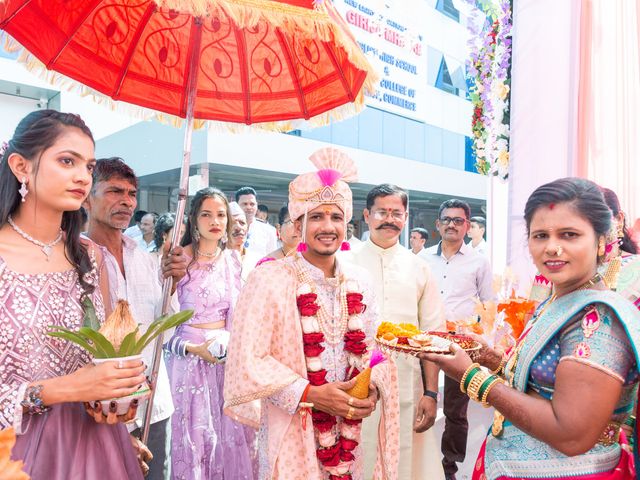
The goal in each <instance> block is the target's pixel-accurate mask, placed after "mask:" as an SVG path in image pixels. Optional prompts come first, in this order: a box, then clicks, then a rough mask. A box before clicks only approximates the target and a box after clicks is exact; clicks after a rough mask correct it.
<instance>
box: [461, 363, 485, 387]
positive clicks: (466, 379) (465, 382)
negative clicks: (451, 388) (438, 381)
mask: <svg viewBox="0 0 640 480" xmlns="http://www.w3.org/2000/svg"><path fill="white" fill-rule="evenodd" d="M481 371H482V370H481V369H480V368H479V367H476V368H474V369H473V370H471V371H470V372H469V374H468V375H467V378H465V379H464V391H465V393H466V391H467V388H469V384H470V383H471V380H472V379H473V377H475V376H476V374H478V372H481Z"/></svg>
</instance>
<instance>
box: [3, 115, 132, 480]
mask: <svg viewBox="0 0 640 480" xmlns="http://www.w3.org/2000/svg"><path fill="white" fill-rule="evenodd" d="M2 150H3V151H2V152H1V154H0V429H4V428H9V427H13V428H14V429H15V432H16V434H17V439H16V444H15V447H14V449H13V451H12V454H11V456H12V458H13V459H14V460H22V461H24V471H25V472H26V473H27V474H29V475H30V476H31V478H32V479H34V480H38V479H47V480H68V479H72V478H83V479H93V478H100V479H112V480H121V479H125V478H126V479H142V472H141V470H140V466H139V465H138V460H137V458H136V452H135V451H134V448H133V446H132V441H131V440H130V437H129V435H128V433H127V429H126V428H125V426H124V425H123V423H121V422H122V421H124V420H127V419H128V418H133V416H134V415H135V406H133V405H132V407H131V408H130V410H129V412H128V414H127V415H124V416H123V418H118V417H116V414H115V411H114V410H112V411H111V413H110V414H109V415H108V416H104V415H103V414H102V408H101V407H99V410H98V409H96V410H91V411H90V412H85V407H84V406H83V402H88V401H91V400H96V399H102V398H114V397H121V396H125V395H129V394H131V393H133V392H135V391H136V390H137V389H138V388H139V385H140V384H141V383H142V382H143V381H144V374H143V372H144V366H143V365H142V363H141V362H139V361H128V362H122V364H121V365H118V364H117V363H116V362H105V363H103V364H102V365H99V366H94V365H92V364H91V363H90V358H89V356H88V355H87V353H86V352H85V351H83V350H82V349H80V348H78V347H76V346H75V345H72V344H70V343H69V342H67V341H66V340H62V339H57V338H55V339H54V338H52V337H50V336H48V335H47V332H48V331H49V330H50V326H52V325H57V326H62V327H65V328H67V329H72V330H76V329H78V328H80V327H81V326H82V323H83V315H84V313H83V307H82V302H83V300H84V299H85V298H87V297H88V298H89V299H91V300H92V302H93V305H94V306H95V310H96V314H97V316H98V318H99V319H100V320H103V319H104V315H105V312H104V307H103V301H102V299H103V297H104V295H105V294H106V293H107V292H106V285H107V283H106V281H105V280H106V278H102V279H101V278H100V276H99V272H98V267H97V266H98V265H99V264H100V263H101V256H100V253H99V250H98V249H97V248H95V246H94V245H92V244H90V243H89V242H85V241H82V240H81V239H80V228H81V223H82V218H81V213H80V211H79V209H80V206H81V205H82V202H83V201H84V200H85V198H86V197H87V195H88V193H89V190H90V188H91V185H92V178H91V173H92V169H93V165H94V164H95V159H94V142H93V137H92V135H91V132H90V130H89V129H88V128H87V126H86V125H85V124H84V122H83V121H82V120H81V119H80V117H78V116H76V115H72V114H68V113H60V112H57V111H54V110H39V111H36V112H32V113H30V114H29V115H27V116H26V117H25V118H24V119H23V120H22V121H21V122H20V123H19V124H18V126H17V128H16V131H15V133H14V135H13V137H12V138H11V140H10V141H9V142H8V144H5V145H4V146H3V149H2ZM103 285H104V286H105V288H103ZM118 367H122V368H118ZM87 413H89V415H88V414H87Z"/></svg>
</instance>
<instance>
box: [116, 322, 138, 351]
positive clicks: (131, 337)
mask: <svg viewBox="0 0 640 480" xmlns="http://www.w3.org/2000/svg"><path fill="white" fill-rule="evenodd" d="M139 330H140V327H138V328H136V329H135V330H134V331H133V332H131V333H128V334H127V335H126V336H125V337H124V340H122V344H121V345H120V350H118V356H119V357H128V356H129V355H135V353H134V352H133V351H132V350H133V348H134V347H135V346H136V335H138V331H139Z"/></svg>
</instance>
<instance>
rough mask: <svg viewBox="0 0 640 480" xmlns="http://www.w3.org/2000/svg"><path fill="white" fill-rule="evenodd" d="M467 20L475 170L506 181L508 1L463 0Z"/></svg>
mask: <svg viewBox="0 0 640 480" xmlns="http://www.w3.org/2000/svg"><path fill="white" fill-rule="evenodd" d="M465 1H466V2H467V3H468V4H469V5H471V7H472V8H471V9H470V10H471V14H470V17H469V21H468V25H467V26H468V29H469V33H470V39H469V43H468V46H469V49H470V57H469V62H468V64H467V67H468V75H469V77H470V78H471V81H472V83H473V86H472V87H471V88H470V90H469V98H470V99H471V103H472V105H473V118H472V121H471V129H472V132H473V152H474V154H475V156H476V169H477V170H478V172H480V173H482V174H485V175H495V176H498V177H499V178H501V179H502V180H506V179H507V177H508V175H509V136H510V129H509V124H510V106H509V98H510V86H511V78H510V71H511V27H512V11H511V1H510V0H465Z"/></svg>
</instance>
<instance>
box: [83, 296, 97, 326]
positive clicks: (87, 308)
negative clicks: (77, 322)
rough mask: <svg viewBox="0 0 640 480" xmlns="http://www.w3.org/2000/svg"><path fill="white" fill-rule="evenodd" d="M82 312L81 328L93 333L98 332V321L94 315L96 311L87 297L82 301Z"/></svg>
mask: <svg viewBox="0 0 640 480" xmlns="http://www.w3.org/2000/svg"><path fill="white" fill-rule="evenodd" d="M82 310H83V311H84V317H83V319H82V326H83V327H88V328H90V329H92V330H95V331H98V330H100V321H99V320H98V316H97V315H96V309H95V307H94V306H93V302H92V301H91V298H89V296H88V295H87V296H85V297H84V298H83V299H82Z"/></svg>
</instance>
